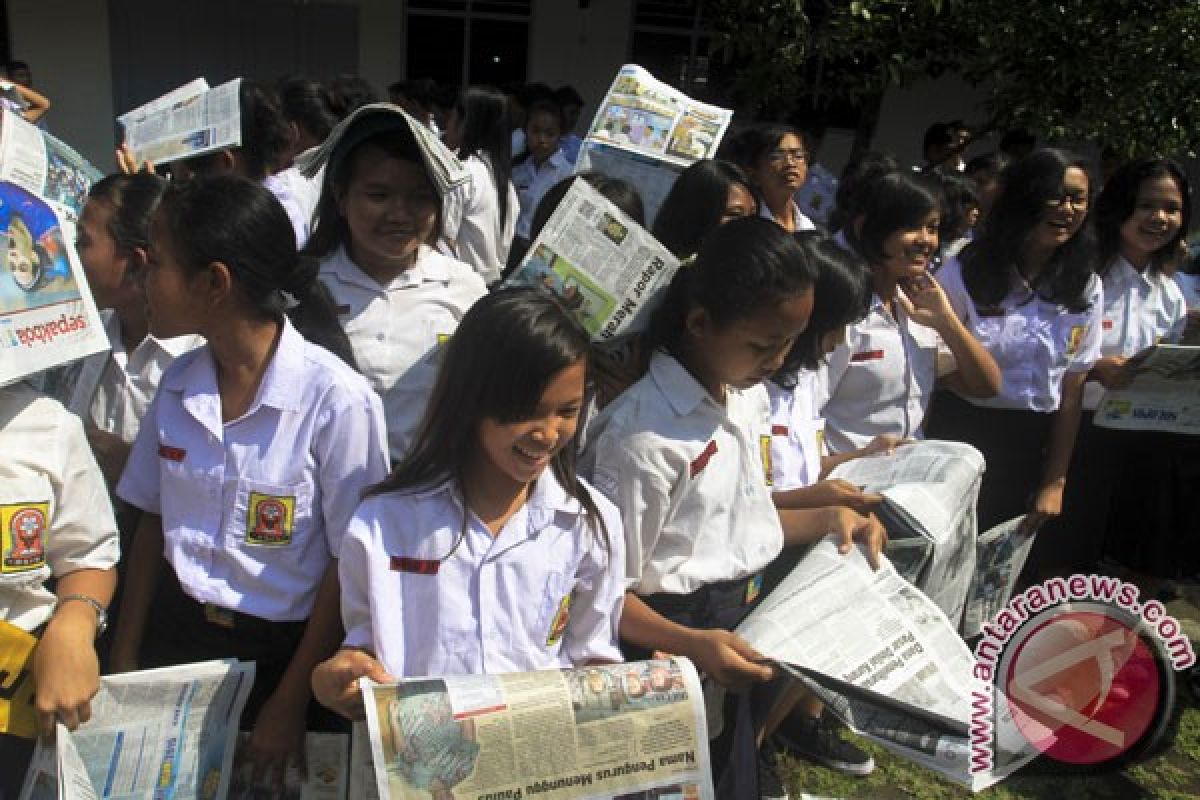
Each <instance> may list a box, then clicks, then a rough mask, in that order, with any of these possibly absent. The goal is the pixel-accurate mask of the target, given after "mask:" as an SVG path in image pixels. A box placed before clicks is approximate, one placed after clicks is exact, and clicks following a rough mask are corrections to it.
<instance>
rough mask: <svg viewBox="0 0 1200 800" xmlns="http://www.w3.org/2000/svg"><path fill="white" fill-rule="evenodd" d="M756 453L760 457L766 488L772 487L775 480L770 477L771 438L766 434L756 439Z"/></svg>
mask: <svg viewBox="0 0 1200 800" xmlns="http://www.w3.org/2000/svg"><path fill="white" fill-rule="evenodd" d="M758 452H759V455H760V456H761V457H762V465H763V473H764V474H765V475H766V478H767V486H774V485H775V479H774V478H772V477H771V437H770V436H768V435H767V434H763V435H762V436H759V437H758Z"/></svg>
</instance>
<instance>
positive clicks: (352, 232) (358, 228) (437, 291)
mask: <svg viewBox="0 0 1200 800" xmlns="http://www.w3.org/2000/svg"><path fill="white" fill-rule="evenodd" d="M335 135H337V136H339V138H338V140H337V144H336V145H334V146H333V147H332V149H331V152H330V153H329V156H328V165H327V167H326V170H325V183H324V186H323V187H322V189H321V201H320V203H319V205H318V207H317V226H316V230H315V231H314V233H313V236H312V239H310V240H309V243H308V246H307V247H306V248H305V251H304V252H305V253H306V254H307V255H310V256H313V257H316V258H318V259H320V276H321V280H322V281H323V282H324V283H325V285H326V286H327V287H328V288H329V291H330V293H331V294H332V295H333V299H334V303H335V304H336V306H337V312H338V316H339V317H340V318H341V321H342V325H343V326H344V328H345V330H346V334H347V335H348V336H349V337H350V343H351V345H352V347H353V349H354V358H355V360H356V361H357V362H358V367H359V368H360V369H361V370H362V373H363V375H364V376H365V377H366V378H367V381H368V382H369V383H370V384H371V388H373V389H374V390H375V391H376V392H377V393H379V395H380V396H381V397H382V398H383V404H384V408H385V410H386V412H387V421H388V449H389V451H390V454H391V458H392V461H393V462H396V461H398V460H400V458H401V457H403V456H404V454H405V453H406V452H407V451H408V447H409V445H410V443H411V441H412V437H413V435H414V434H415V432H416V427H417V424H418V423H419V422H420V420H421V415H422V413H423V411H424V408H425V402H426V400H427V399H428V397H429V393H430V391H432V389H433V382H434V378H435V377H436V375H437V364H436V358H435V356H436V353H437V351H438V345H439V343H440V342H442V341H444V340H445V339H446V338H448V337H449V335H450V334H451V333H453V332H454V329H455V327H457V325H458V320H460V319H461V318H462V316H463V314H464V313H466V310H467V309H468V308H470V307H471V305H472V304H473V303H474V302H475V301H476V300H478V299H479V298H480V297H482V296H483V294H484V292H485V287H484V284H483V279H482V278H480V277H479V275H478V274H477V273H476V272H475V270H473V269H472V268H471V267H470V266H468V265H466V264H464V263H462V262H461V261H457V260H455V259H453V258H450V257H449V256H446V255H443V254H441V253H439V252H437V251H435V250H434V249H433V248H432V245H433V243H434V242H436V241H437V238H438V236H439V233H440V230H441V208H442V199H443V197H442V190H441V188H440V184H439V182H438V181H437V180H435V179H434V174H433V169H434V167H433V166H432V164H431V163H430V159H437V160H440V161H442V162H444V163H451V162H452V163H455V164H457V161H455V159H454V156H453V155H452V154H451V153H450V151H448V150H446V148H445V147H444V146H443V145H442V144H441V142H439V141H438V140H437V137H436V136H434V135H433V134H431V133H430V132H429V130H428V129H427V128H425V126H423V125H421V123H420V122H417V121H416V120H415V119H413V118H412V117H410V116H409V115H408V114H406V113H405V112H403V111H401V110H400V109H399V108H398V107H396V106H390V105H384V104H379V105H374V106H368V107H365V108H364V109H361V110H360V111H359V112H358V115H357V116H356V117H354V118H353V119H352V120H351V121H350V123H349V125H348V126H346V127H345V128H343V129H341V130H340V132H335ZM418 136H419V137H421V138H422V142H421V144H418V142H417V138H416V137H418ZM431 153H437V156H434V155H430V154H431Z"/></svg>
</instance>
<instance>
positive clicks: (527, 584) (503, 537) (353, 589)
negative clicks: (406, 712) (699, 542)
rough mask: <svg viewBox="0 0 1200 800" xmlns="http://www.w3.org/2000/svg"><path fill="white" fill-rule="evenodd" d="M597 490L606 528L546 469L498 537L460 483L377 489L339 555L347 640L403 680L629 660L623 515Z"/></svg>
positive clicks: (360, 509)
mask: <svg viewBox="0 0 1200 800" xmlns="http://www.w3.org/2000/svg"><path fill="white" fill-rule="evenodd" d="M592 497H593V498H594V500H595V502H596V505H597V507H598V508H599V510H600V515H601V519H602V520H603V523H604V528H605V529H606V531H602V530H601V529H600V526H598V525H596V524H594V522H592V521H590V520H588V518H587V517H585V516H583V506H582V505H581V504H580V503H579V501H578V500H576V499H574V498H573V497H571V496H570V495H568V494H567V493H566V491H564V490H563V488H562V487H561V486H560V485H559V483H558V481H557V480H556V479H555V477H554V474H553V473H552V472H551V471H550V470H549V469H547V470H546V471H545V472H544V473H542V476H541V477H540V478H539V479H538V480H537V482H536V483H535V484H534V485H533V487H532V490H531V491H530V495H529V499H528V501H527V502H526V503H525V505H524V506H522V507H521V508H520V509H519V510H518V511H517V512H516V513H515V514H514V515H513V516H512V518H511V519H509V521H508V522H507V523H505V525H504V528H503V529H502V530H501V531H500V533H499V534H497V535H496V536H492V534H491V533H490V532H489V531H488V529H487V528H486V527H485V526H484V524H483V523H482V522H481V521H480V520H479V519H478V517H476V516H475V515H474V514H473V513H469V514H467V516H466V520H465V522H464V517H463V505H462V499H461V494H460V492H459V489H458V486H457V484H456V483H454V482H446V483H443V484H441V485H440V486H436V487H434V488H431V489H426V490H423V491H405V492H388V493H386V494H381V495H374V496H372V497H368V498H367V499H366V500H364V501H363V502H362V505H360V506H359V507H358V510H357V511H356V512H355V514H354V518H353V519H352V520H351V522H350V528H349V530H348V531H347V533H346V536H345V538H344V540H343V542H342V552H341V559H340V560H339V562H338V569H339V571H340V574H341V587H342V619H343V622H344V623H345V627H346V642H345V644H346V646H348V647H362V648H366V649H368V650H370V651H372V652H374V653H375V655H376V657H377V658H379V660H380V661H381V662H383V664H384V666H385V667H387V669H388V671H389V672H390V673H391V674H393V675H395V676H397V677H412V676H421V675H460V674H494V673H499V672H521V671H527V670H538V669H557V668H562V667H572V666H581V665H582V664H584V663H585V662H587V661H590V660H603V661H621V660H622V659H621V652H620V650H619V649H618V648H617V623H618V619H619V617H620V610H621V598H622V597H623V595H624V589H625V582H624V572H623V570H622V564H623V560H624V546H625V542H624V539H623V537H622V535H621V519H620V517H619V516H618V515H617V510H616V509H615V508H613V506H612V504H611V503H609V502H608V501H607V500H606V499H605V498H603V497H600V496H598V495H597V493H596V492H592ZM460 536H461V540H460Z"/></svg>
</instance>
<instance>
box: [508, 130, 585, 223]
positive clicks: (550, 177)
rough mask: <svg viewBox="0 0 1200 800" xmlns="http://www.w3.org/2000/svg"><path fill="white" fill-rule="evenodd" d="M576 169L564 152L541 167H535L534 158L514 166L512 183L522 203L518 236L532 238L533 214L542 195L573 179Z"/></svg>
mask: <svg viewBox="0 0 1200 800" xmlns="http://www.w3.org/2000/svg"><path fill="white" fill-rule="evenodd" d="M574 169H575V168H574V165H572V164H571V162H570V161H568V160H567V157H566V156H565V155H563V152H562V150H559V151H558V152H556V153H555V154H554V155H552V156H550V157H549V158H548V159H546V161H545V162H544V163H543V164H542V165H541V166H540V167H538V166H535V165H534V163H533V157H532V156H531V157H529V158H527V159H525V160H524V161H522V162H521V163H519V164H514V165H513V168H512V182H513V186H514V187H516V190H517V197H519V198H520V202H521V213H520V216H518V217H517V236H520V237H522V238H525V239H529V238H530V235H529V231H530V227H531V226H532V224H533V212H534V211H536V210H537V207H538V203H540V202H541V201H542V195H544V194H545V193H546V191H547V190H548V189H550V187H552V186H554V184H556V183H558V182H559V181H561V180H564V179H565V178H569V177H571V173H572V172H573V171H574Z"/></svg>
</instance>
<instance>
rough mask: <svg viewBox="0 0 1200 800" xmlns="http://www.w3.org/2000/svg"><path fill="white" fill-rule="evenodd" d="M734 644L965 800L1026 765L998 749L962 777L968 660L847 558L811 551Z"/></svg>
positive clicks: (938, 614) (932, 622) (1009, 745)
mask: <svg viewBox="0 0 1200 800" xmlns="http://www.w3.org/2000/svg"><path fill="white" fill-rule="evenodd" d="M737 632H738V633H739V634H740V635H741V636H742V637H743V638H744V639H745V640H746V641H747V642H749V643H750V644H751V645H753V646H754V648H755V649H757V650H758V651H759V652H760V653H762V654H763V655H765V656H767V657H768V658H770V659H772V660H774V661H776V662H777V663H779V664H780V665H781V666H782V667H783V668H784V669H785V670H787V671H788V672H789V673H790V674H792V675H794V676H795V677H797V678H798V679H800V680H801V681H802V682H803V683H805V685H807V686H808V687H809V688H810V689H811V690H813V691H814V692H815V693H816V694H817V695H818V696H819V697H820V698H821V699H822V701H823V702H824V703H825V705H826V706H827V707H828V708H829V710H830V711H832V712H833V713H834V714H836V715H837V716H838V717H840V718H841V719H842V720H843V721H844V722H845V723H846V724H847V725H848V726H849V727H850V728H851V729H852V730H854V731H856V732H858V733H860V734H862V735H864V736H867V737H868V738H870V739H872V740H874V741H877V742H879V743H880V744H882V745H883V746H885V747H887V748H888V749H889V750H892V751H893V752H895V753H897V754H899V755H901V756H903V757H905V758H907V759H910V760H912V761H914V762H916V763H919V764H922V765H924V766H926V767H928V768H929V769H932V770H935V771H936V772H938V773H940V774H942V775H944V776H946V777H948V778H950V779H951V780H953V781H955V782H957V783H959V784H961V785H963V786H966V787H968V788H970V789H972V790H973V791H979V790H982V789H984V788H986V787H988V786H990V785H992V784H994V783H996V782H997V781H999V780H1001V779H1003V778H1004V777H1006V776H1007V775H1009V774H1011V773H1012V772H1014V771H1015V770H1017V769H1018V768H1019V767H1021V766H1023V765H1024V764H1026V763H1028V762H1029V761H1030V760H1032V759H1033V758H1034V757H1035V756H1036V751H1033V748H1032V747H1031V746H1029V745H1028V743H1027V742H1024V741H1023V740H1020V739H1019V738H1018V739H1016V740H1015V741H1014V742H1010V741H1008V740H1007V739H1006V740H1005V741H1003V742H1001V743H1000V746H999V747H998V748H997V749H998V751H999V752H998V753H997V755H996V758H995V762H994V765H993V767H992V769H990V770H987V771H984V772H979V773H972V771H971V769H970V766H969V765H970V755H971V746H970V740H969V739H968V725H969V721H970V709H971V703H972V699H973V697H974V695H973V693H974V692H978V691H979V689H980V687H979V684H978V683H977V682H976V681H975V677H974V676H973V674H972V669H973V667H974V663H975V662H974V659H973V657H972V655H971V652H970V651H969V650H968V649H967V646H966V645H965V644H964V643H963V641H962V639H961V638H960V637H959V635H958V633H957V631H956V626H955V625H953V624H951V622H950V620H949V619H947V618H946V615H945V614H944V613H942V611H941V609H939V608H938V607H937V606H936V605H934V604H933V603H932V602H931V601H930V599H929V598H928V597H926V596H925V594H924V593H923V592H921V591H920V590H918V589H916V588H915V587H914V586H912V585H911V584H910V583H908V582H907V581H905V580H904V579H903V578H901V577H900V576H899V575H898V574H897V573H896V571H895V569H894V568H893V567H892V566H891V564H890V563H888V562H886V561H885V562H884V564H883V565H882V566H881V567H880V569H879V570H878V571H872V570H871V568H870V566H869V565H868V564H867V561H866V558H865V557H864V556H863V554H862V552H861V551H860V550H859V549H858V548H855V549H853V550H852V551H851V552H850V553H849V554H847V555H841V554H840V553H838V551H837V547H836V545H835V544H834V543H833V542H832V541H831V540H825V541H822V542H821V543H819V544H818V545H817V546H816V547H814V548H813V549H812V550H811V551H810V552H809V553H808V554H807V555H806V556H805V557H804V558H803V559H802V560H801V561H800V563H799V564H798V565H797V566H796V568H795V569H794V570H793V571H792V572H791V573H790V574H789V575H788V577H787V578H786V579H784V581H783V582H782V583H781V584H780V585H779V586H778V587H777V588H776V589H775V590H774V591H773V592H771V594H770V595H768V596H767V597H766V598H765V599H764V600H763V601H762V602H761V603H760V604H759V606H758V607H757V608H756V609H755V610H754V611H753V612H751V614H750V615H749V616H748V617H747V618H746V619H745V621H743V622H742V624H741V625H740V626H738V629H737ZM989 691H990V689H989ZM997 727H998V729H1000V728H1001V727H1003V726H997ZM1009 728H1011V726H1009ZM1007 729H1008V728H1005V730H1007Z"/></svg>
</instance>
